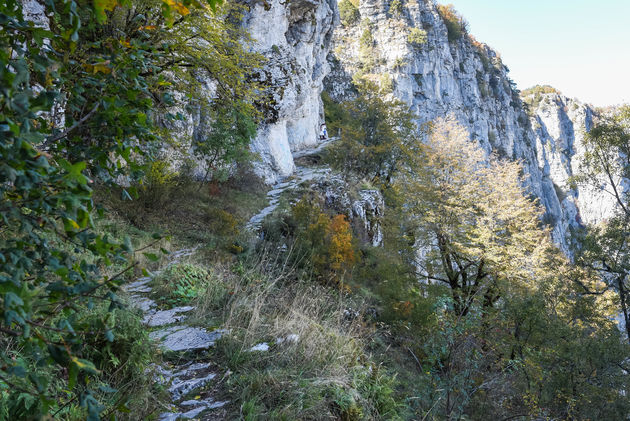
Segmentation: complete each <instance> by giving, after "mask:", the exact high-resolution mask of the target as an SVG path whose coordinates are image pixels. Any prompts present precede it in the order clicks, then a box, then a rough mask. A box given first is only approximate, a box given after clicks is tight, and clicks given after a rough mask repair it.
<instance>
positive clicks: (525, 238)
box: [395, 118, 553, 315]
mask: <svg viewBox="0 0 630 421" xmlns="http://www.w3.org/2000/svg"><path fill="white" fill-rule="evenodd" d="M407 152H408V153H407V155H406V156H407V160H406V162H405V163H406V165H405V166H403V167H401V168H402V171H401V174H400V176H399V177H398V178H397V180H396V184H395V187H396V189H397V190H398V192H399V194H400V195H401V196H402V198H403V209H405V210H406V213H407V214H408V216H409V218H411V219H412V220H414V221H415V223H416V232H417V238H416V244H417V246H418V247H420V248H421V250H423V251H424V257H423V258H420V259H418V262H417V263H418V265H419V267H420V268H421V272H422V275H423V276H424V277H425V278H426V279H428V280H429V281H436V282H439V283H442V284H445V285H448V286H449V287H450V289H451V292H452V296H453V300H454V303H455V310H456V311H457V312H458V313H460V314H464V315H465V314H466V313H467V312H468V310H469V308H470V306H471V305H472V303H473V302H476V301H479V300H483V305H484V306H485V307H491V306H492V305H494V303H495V302H496V301H497V299H498V298H499V297H500V294H501V292H502V290H504V286H505V283H506V282H507V283H516V284H519V285H521V286H523V285H526V284H527V283H528V281H529V280H530V279H531V278H532V277H535V276H536V275H537V274H539V273H540V272H541V267H542V265H543V263H545V262H546V261H547V256H546V255H550V254H553V253H552V248H551V245H550V240H549V235H548V233H547V232H546V231H545V230H543V229H541V228H540V217H541V215H542V211H541V209H540V207H539V206H538V204H537V203H536V202H535V201H534V200H531V199H529V198H528V197H527V196H526V192H525V190H524V188H523V187H522V186H523V181H524V180H523V177H522V176H521V173H522V167H521V165H520V164H519V163H517V162H506V161H500V160H498V159H497V158H496V157H493V156H492V157H490V158H487V157H486V155H485V153H484V151H483V150H482V149H481V147H479V146H478V145H477V144H476V143H475V142H474V141H470V140H469V135H468V132H467V131H466V130H465V129H464V128H463V127H461V126H460V125H459V124H458V123H457V122H456V121H455V120H453V119H452V118H449V119H438V120H436V121H435V122H434V123H433V124H432V125H431V127H430V129H429V138H428V142H427V143H426V144H417V145H415V146H414V147H413V148H410V149H409V150H408V151H407Z"/></svg>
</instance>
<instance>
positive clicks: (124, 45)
mask: <svg viewBox="0 0 630 421" xmlns="http://www.w3.org/2000/svg"><path fill="white" fill-rule="evenodd" d="M120 44H121V45H122V46H123V47H127V48H131V44H130V43H129V41H126V40H124V39H122V40H120Z"/></svg>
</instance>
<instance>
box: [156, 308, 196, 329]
mask: <svg viewBox="0 0 630 421" xmlns="http://www.w3.org/2000/svg"><path fill="white" fill-rule="evenodd" d="M191 310H194V307H191V306H182V307H174V308H171V309H170V310H160V311H155V312H149V313H147V314H146V315H145V316H144V324H146V325H148V326H150V327H158V326H166V325H170V324H173V323H178V322H181V321H182V320H184V319H185V318H186V314H182V313H188V312H189V311H191Z"/></svg>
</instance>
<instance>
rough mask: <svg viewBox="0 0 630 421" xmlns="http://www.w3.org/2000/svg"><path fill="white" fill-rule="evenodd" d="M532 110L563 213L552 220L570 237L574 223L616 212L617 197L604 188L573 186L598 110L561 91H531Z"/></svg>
mask: <svg viewBox="0 0 630 421" xmlns="http://www.w3.org/2000/svg"><path fill="white" fill-rule="evenodd" d="M524 98H525V100H526V101H527V102H528V103H529V104H530V109H531V112H532V116H531V126H532V129H533V131H534V135H535V141H536V155H537V159H538V164H539V170H540V172H541V173H542V175H543V177H546V178H549V179H551V180H552V182H553V185H554V189H555V193H556V196H557V197H558V201H559V202H560V206H561V213H560V214H559V215H554V216H555V217H556V218H557V219H555V220H553V221H551V222H552V223H553V224H554V226H555V233H556V235H557V237H559V238H566V239H568V238H570V231H571V228H572V227H576V226H579V225H582V224H596V223H598V222H600V221H602V220H605V219H607V218H608V217H610V216H612V214H613V211H614V208H615V201H614V198H613V197H612V196H611V195H610V194H608V193H606V192H605V191H603V190H599V189H595V188H592V187H587V186H580V187H571V186H570V183H569V179H570V177H572V176H574V175H576V172H577V171H578V169H579V166H580V163H581V160H582V157H583V155H584V152H585V145H584V136H585V133H586V132H588V131H589V130H590V129H591V127H592V126H593V119H594V118H595V117H596V112H595V111H594V110H593V109H592V108H591V107H590V106H588V105H585V104H582V103H581V102H579V101H577V100H575V99H570V98H567V97H566V96H564V95H562V94H560V93H559V92H547V93H544V94H536V93H530V94H529V96H525V97H524Z"/></svg>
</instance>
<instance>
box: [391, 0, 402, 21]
mask: <svg viewBox="0 0 630 421" xmlns="http://www.w3.org/2000/svg"><path fill="white" fill-rule="evenodd" d="M389 13H391V14H392V15H393V16H397V17H400V16H402V13H403V5H402V2H401V1H400V0H394V1H392V2H391V4H390V5H389Z"/></svg>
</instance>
